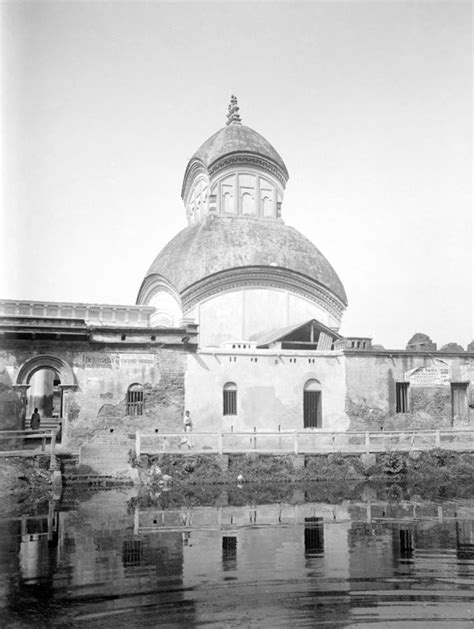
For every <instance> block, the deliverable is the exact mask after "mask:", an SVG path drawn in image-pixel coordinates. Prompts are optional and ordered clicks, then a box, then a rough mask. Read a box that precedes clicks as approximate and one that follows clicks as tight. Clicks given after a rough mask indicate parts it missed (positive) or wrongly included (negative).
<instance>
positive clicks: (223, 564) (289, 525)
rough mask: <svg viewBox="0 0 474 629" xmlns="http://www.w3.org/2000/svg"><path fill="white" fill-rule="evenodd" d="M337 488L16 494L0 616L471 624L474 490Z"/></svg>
mask: <svg viewBox="0 0 474 629" xmlns="http://www.w3.org/2000/svg"><path fill="white" fill-rule="evenodd" d="M342 494H343V495H342V496H341V487H340V486H338V487H334V491H331V490H322V486H321V485H320V486H315V485H313V486H312V487H310V488H294V487H289V486H288V485H286V486H285V487H282V488H276V489H275V490H270V489H269V488H261V489H255V488H252V489H250V488H248V487H242V488H238V487H232V488H228V489H223V488H214V489H212V490H210V491H208V492H205V491H200V490H196V492H190V493H188V494H186V495H183V494H182V493H179V494H177V493H176V492H173V490H172V491H171V492H168V493H167V494H161V495H160V494H154V493H147V494H143V495H137V494H136V492H135V491H134V490H126V491H121V490H109V491H98V492H86V493H84V494H82V495H77V494H73V493H68V494H66V495H64V496H63V498H62V500H61V501H60V502H59V503H55V502H52V501H51V502H49V503H48V502H46V503H43V504H40V505H37V506H35V507H32V506H31V505H30V506H29V507H28V508H27V509H26V508H25V511H24V512H22V509H21V506H19V505H16V506H15V508H14V509H12V508H11V505H10V510H9V511H8V510H6V511H5V509H4V513H3V514H1V515H2V518H1V521H0V526H1V529H2V530H1V540H2V541H1V562H0V564H1V568H0V597H1V598H0V608H1V609H0V612H1V618H2V620H1V621H0V624H1V626H2V627H9V628H10V627H12V628H15V627H29V626H35V627H84V629H85V628H87V629H91V628H95V627H114V628H117V627H205V626H215V627H293V626H297V627H372V628H375V627H397V628H400V627H407V628H408V627H416V628H421V627H432V626H433V625H437V626H440V627H450V628H456V627H471V626H474V587H473V586H474V500H472V499H471V498H457V499H451V500H449V499H443V500H440V499H436V500H423V499H422V498H420V496H411V497H410V496H407V495H405V494H404V491H403V490H402V489H401V488H398V487H395V488H394V487H393V486H392V487H385V488H382V490H381V491H380V488H379V489H374V488H371V487H358V488H357V489H356V490H355V491H353V492H351V491H349V490H347V488H346V491H342ZM347 494H349V495H352V498H348V497H347Z"/></svg>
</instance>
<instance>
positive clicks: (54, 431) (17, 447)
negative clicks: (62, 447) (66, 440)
mask: <svg viewBox="0 0 474 629" xmlns="http://www.w3.org/2000/svg"><path fill="white" fill-rule="evenodd" d="M59 430H60V429H59V428H51V429H46V430H44V429H40V430H2V431H0V456H12V455H28V454H30V455H34V454H37V453H38V450H39V448H40V447H41V449H40V451H41V452H46V443H47V442H49V446H50V447H49V455H50V465H51V467H53V466H54V462H55V451H56V441H57V436H58V432H59ZM35 441H36V442H38V441H41V446H40V445H38V448H34V447H30V448H25V447H24V446H25V445H28V443H29V444H30V445H31V446H34V445H35Z"/></svg>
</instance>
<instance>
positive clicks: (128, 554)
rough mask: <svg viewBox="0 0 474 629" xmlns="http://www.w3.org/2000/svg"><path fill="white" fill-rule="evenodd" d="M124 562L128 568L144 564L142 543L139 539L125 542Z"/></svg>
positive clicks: (123, 550) (123, 547) (123, 548)
mask: <svg viewBox="0 0 474 629" xmlns="http://www.w3.org/2000/svg"><path fill="white" fill-rule="evenodd" d="M122 561H123V565H124V566H125V567H126V568H127V567H129V566H139V565H140V564H141V562H142V542H141V540H139V539H132V540H125V541H124V542H123V546H122Z"/></svg>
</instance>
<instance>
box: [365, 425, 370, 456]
mask: <svg viewBox="0 0 474 629" xmlns="http://www.w3.org/2000/svg"><path fill="white" fill-rule="evenodd" d="M365 453H366V454H370V432H369V431H366V433H365Z"/></svg>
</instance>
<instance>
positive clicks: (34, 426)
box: [30, 408, 41, 430]
mask: <svg viewBox="0 0 474 629" xmlns="http://www.w3.org/2000/svg"><path fill="white" fill-rule="evenodd" d="M40 421H41V417H40V414H39V413H38V409H37V408H35V411H34V413H33V415H32V416H31V421H30V425H31V430H39V427H40Z"/></svg>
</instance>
